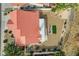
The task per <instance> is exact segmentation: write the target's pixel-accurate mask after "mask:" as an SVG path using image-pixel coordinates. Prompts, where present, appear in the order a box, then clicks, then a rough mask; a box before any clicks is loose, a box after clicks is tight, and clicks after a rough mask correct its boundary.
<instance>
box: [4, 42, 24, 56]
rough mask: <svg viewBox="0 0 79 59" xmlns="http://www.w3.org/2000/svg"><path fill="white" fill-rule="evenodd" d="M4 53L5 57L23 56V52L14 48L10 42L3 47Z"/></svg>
mask: <svg viewBox="0 0 79 59" xmlns="http://www.w3.org/2000/svg"><path fill="white" fill-rule="evenodd" d="M4 53H5V55H6V56H21V55H24V50H23V49H22V48H20V47H17V46H15V44H14V43H13V42H12V43H7V44H6V45H5V47H4Z"/></svg>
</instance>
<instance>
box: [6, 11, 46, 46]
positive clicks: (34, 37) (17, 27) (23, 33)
mask: <svg viewBox="0 0 79 59" xmlns="http://www.w3.org/2000/svg"><path fill="white" fill-rule="evenodd" d="M39 14H40V13H39V11H38V10H31V11H23V10H15V11H13V12H11V13H10V14H9V15H10V20H8V22H7V26H8V29H9V30H12V32H13V35H14V37H15V43H16V45H18V46H27V45H34V44H39V42H43V41H45V40H44V38H45V35H46V34H45V25H44V18H40V16H39ZM40 22H41V23H40Z"/></svg>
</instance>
